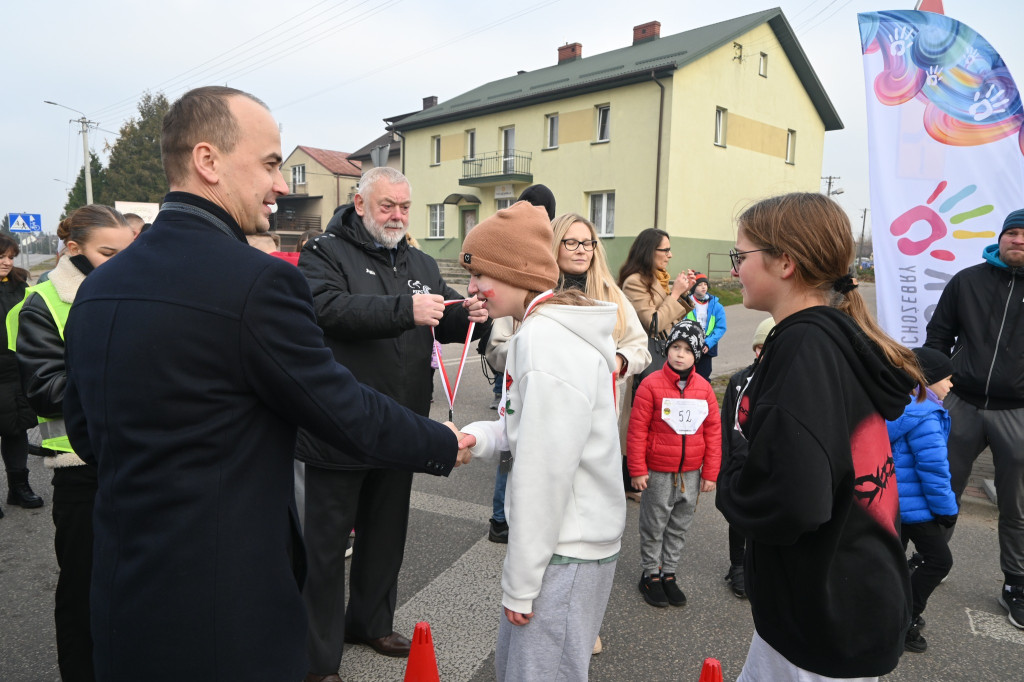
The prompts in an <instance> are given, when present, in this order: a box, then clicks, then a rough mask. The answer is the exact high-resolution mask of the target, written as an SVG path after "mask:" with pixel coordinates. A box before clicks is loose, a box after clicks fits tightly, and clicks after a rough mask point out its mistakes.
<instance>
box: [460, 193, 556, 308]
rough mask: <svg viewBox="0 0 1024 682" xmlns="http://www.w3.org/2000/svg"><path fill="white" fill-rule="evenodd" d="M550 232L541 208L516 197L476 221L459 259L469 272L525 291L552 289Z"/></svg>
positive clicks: (554, 276)
mask: <svg viewBox="0 0 1024 682" xmlns="http://www.w3.org/2000/svg"><path fill="white" fill-rule="evenodd" d="M553 239H554V233H553V232H552V231H551V223H550V222H549V221H548V214H547V212H546V211H545V210H544V209H543V208H538V207H537V206H533V205H532V204H530V203H529V202H526V201H517V202H516V203H514V204H512V205H511V206H509V207H508V208H506V209H503V210H501V211H498V212H497V213H495V214H494V215H492V216H490V217H489V218H486V219H484V220H482V221H480V224H478V225H477V226H476V227H474V228H473V229H472V230H470V232H469V234H468V235H466V240H465V241H464V242H462V252H461V253H460V254H459V262H460V263H462V267H464V268H466V269H467V270H471V271H472V272H475V273H478V274H481V275H487V276H488V277H493V278H494V279H496V280H498V281H499V282H505V283H506V284H511V285H512V286H514V287H519V288H520V289H526V290H527V291H546V290H548V289H554V288H555V285H556V284H557V282H558V264H557V263H556V262H555V257H554V256H553V255H551V242H552V240H553Z"/></svg>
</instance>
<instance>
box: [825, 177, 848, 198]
mask: <svg viewBox="0 0 1024 682" xmlns="http://www.w3.org/2000/svg"><path fill="white" fill-rule="evenodd" d="M821 179H822V180H824V181H825V182H826V183H828V189H827V190H825V196H827V197H830V196H832V195H833V194H842V193H843V190H841V189H839V188H836V191H835V192H833V191H832V181H833V180H839V179H840V178H839V176H838V175H823V176H822V177H821Z"/></svg>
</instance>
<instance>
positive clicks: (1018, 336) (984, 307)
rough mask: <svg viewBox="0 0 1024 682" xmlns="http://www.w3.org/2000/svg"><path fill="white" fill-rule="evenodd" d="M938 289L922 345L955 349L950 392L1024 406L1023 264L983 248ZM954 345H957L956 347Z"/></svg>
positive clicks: (989, 404)
mask: <svg viewBox="0 0 1024 682" xmlns="http://www.w3.org/2000/svg"><path fill="white" fill-rule="evenodd" d="M984 253H985V260H986V262H984V263H979V264H978V265H973V266H971V267H969V268H964V269H963V270H961V271H960V272H958V273H957V274H955V275H953V278H952V279H951V280H949V283H948V284H946V287H945V288H944V289H943V290H942V296H940V297H939V303H938V305H937V306H936V307H935V313H934V314H933V315H932V319H931V320H930V321H929V322H928V340H927V341H925V343H924V345H925V346H927V347H928V348H934V349H935V350H937V351H940V352H942V353H945V354H946V355H949V354H950V350H951V349H952V353H953V393H956V394H957V396H958V397H960V398H962V399H964V400H966V401H967V402H969V403H970V404H971V405H974V406H975V407H980V408H981V409H985V410H1012V409H1016V408H1019V407H1024V268H1010V267H1008V266H1007V265H1006V264H1004V263H1003V262H1002V261H1001V260H999V257H998V256H999V246H998V245H997V244H993V245H991V246H988V247H986V248H985V251H984ZM954 346H955V348H954Z"/></svg>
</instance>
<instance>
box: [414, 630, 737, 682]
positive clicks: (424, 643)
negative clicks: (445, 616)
mask: <svg viewBox="0 0 1024 682" xmlns="http://www.w3.org/2000/svg"><path fill="white" fill-rule="evenodd" d="M718 679H719V680H721V679H722V676H721V673H719V676H718ZM405 682H441V676H440V675H439V674H438V672H437V655H436V654H435V653H434V638H433V637H431V635H430V623H428V622H426V621H423V622H421V623H416V630H415V631H414V632H413V633H412V649H410V651H409V663H408V665H406V666H405Z"/></svg>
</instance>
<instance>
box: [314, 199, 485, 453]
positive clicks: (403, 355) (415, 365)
mask: <svg viewBox="0 0 1024 682" xmlns="http://www.w3.org/2000/svg"><path fill="white" fill-rule="evenodd" d="M391 257H392V254H391V252H390V251H389V250H388V249H386V248H384V247H382V246H377V245H376V244H375V243H374V240H373V238H372V237H371V236H370V233H369V232H368V231H367V230H366V227H365V226H364V225H363V219H362V218H361V217H360V216H359V214H358V213H356V211H355V207H354V206H352V205H351V204H350V205H347V206H344V207H342V208H341V209H339V210H338V211H337V212H336V213H335V214H334V217H333V218H331V221H330V223H328V225H327V231H326V233H325V234H323V235H321V236H319V237H317V238H316V239H313V240H311V241H310V242H309V243H308V244H306V246H305V247H304V248H303V250H302V255H301V256H300V257H299V270H300V271H301V272H302V274H304V275H305V276H306V279H307V280H308V281H309V288H310V289H311V290H312V292H313V306H314V309H315V311H316V318H317V324H319V325H320V328H321V329H323V331H324V342H325V344H326V345H327V347H328V348H330V349H331V351H332V352H333V353H334V359H335V360H337V361H338V362H339V363H341V364H342V365H344V366H345V367H346V368H348V369H349V371H351V372H352V373H353V374H354V375H355V377H356V379H358V380H359V381H360V382H362V383H364V384H366V385H367V386H370V387H371V388H375V389H377V390H378V391H380V392H381V393H384V394H385V395H387V396H390V397H391V398H394V399H395V400H396V401H398V402H399V403H401V404H402V405H404V406H406V407H408V408H409V409H411V410H413V411H414V412H416V413H417V414H421V415H424V416H426V415H428V414H429V413H430V396H431V393H432V392H433V383H432V381H431V372H430V356H431V352H432V348H433V343H432V339H431V335H430V327H426V326H417V325H416V324H415V323H414V321H413V313H412V296H413V295H414V294H440V295H441V296H444V298H445V300H450V299H459V298H463V295H462V294H460V293H459V292H457V291H456V290H454V289H452V288H451V287H449V286H448V285H447V284H446V283H445V281H444V279H443V278H442V277H441V272H440V270H439V269H438V267H437V262H436V261H435V260H434V259H433V258H431V257H430V256H428V255H427V254H425V253H423V252H422V251H419V250H418V249H413V248H410V247H409V246H408V244H406V242H405V240H404V239H403V240H402V241H401V242H399V243H398V247H397V252H396V253H395V259H394V264H392V262H391ZM468 319H469V318H468V314H467V312H466V309H465V308H463V307H462V306H461V305H458V304H455V305H451V306H448V307H447V308H446V309H445V313H444V317H443V318H442V319H441V323H440V324H439V325H438V326H436V327H434V333H435V334H436V336H437V340H438V341H439V342H441V343H462V342H463V341H465V339H466V328H467V325H468ZM481 332H482V329H481V326H478V328H477V330H476V331H475V332H474V337H478V336H479V335H480V333H481ZM452 378H453V380H454V377H452ZM295 456H296V457H297V458H298V459H300V460H302V461H304V462H306V463H308V464H313V465H316V466H322V467H325V468H331V469H365V468H369V467H368V466H367V465H366V464H363V463H362V462H361V461H359V460H356V459H354V458H347V457H346V456H345V453H344V452H341V451H339V450H337V448H335V447H334V446H333V445H330V444H328V443H325V442H324V441H321V440H319V439H317V438H315V437H314V436H312V435H311V434H310V433H309V432H308V431H306V430H305V429H300V430H299V436H298V441H297V443H296V449H295ZM339 462H343V463H341V464H339Z"/></svg>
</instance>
